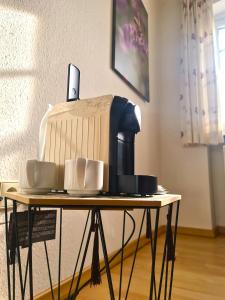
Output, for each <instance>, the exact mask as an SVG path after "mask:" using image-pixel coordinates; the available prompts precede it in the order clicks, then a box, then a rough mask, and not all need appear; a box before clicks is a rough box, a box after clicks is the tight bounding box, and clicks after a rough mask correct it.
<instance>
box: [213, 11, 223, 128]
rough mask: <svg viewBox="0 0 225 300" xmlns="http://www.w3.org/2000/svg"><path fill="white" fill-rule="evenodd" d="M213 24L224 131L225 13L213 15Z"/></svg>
mask: <svg viewBox="0 0 225 300" xmlns="http://www.w3.org/2000/svg"><path fill="white" fill-rule="evenodd" d="M215 25H216V41H215V42H216V47H215V48H216V61H217V73H218V87H219V97H220V103H221V111H222V120H223V131H224V132H225V13H223V14H219V15H218V16H215Z"/></svg>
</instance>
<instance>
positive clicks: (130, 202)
mask: <svg viewBox="0 0 225 300" xmlns="http://www.w3.org/2000/svg"><path fill="white" fill-rule="evenodd" d="M4 196H5V197H7V198H8V199H10V200H16V201H18V202H20V203H22V204H25V205H37V206H68V207H69V206H70V207H71V206H73V207H85V206H87V207H90V206H91V207H93V206H102V207H103V206H104V207H120V208H123V207H130V208H132V207H134V208H135V207H163V206H166V205H168V204H171V203H174V202H176V201H178V200H181V195H174V194H165V195H154V196H151V197H123V196H120V197H113V196H96V197H74V196H69V195H68V194H59V193H58V194H47V195H28V194H22V193H15V192H6V193H5V194H4Z"/></svg>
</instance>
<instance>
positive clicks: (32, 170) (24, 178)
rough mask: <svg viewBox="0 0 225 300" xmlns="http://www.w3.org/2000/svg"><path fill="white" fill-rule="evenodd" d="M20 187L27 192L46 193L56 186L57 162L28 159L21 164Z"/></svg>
mask: <svg viewBox="0 0 225 300" xmlns="http://www.w3.org/2000/svg"><path fill="white" fill-rule="evenodd" d="M19 184H20V188H21V190H22V192H24V193H27V194H45V193H48V192H50V191H51V190H52V189H54V188H55V187H56V164H55V163H52V162H46V161H38V160H35V159H34V160H26V161H24V162H22V163H21V166H20V180H19Z"/></svg>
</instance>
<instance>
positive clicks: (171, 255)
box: [167, 215, 175, 261]
mask: <svg viewBox="0 0 225 300" xmlns="http://www.w3.org/2000/svg"><path fill="white" fill-rule="evenodd" d="M167 219H168V222H167V226H168V228H167V260H168V261H175V249H174V244H173V231H172V226H171V215H168V216H167Z"/></svg>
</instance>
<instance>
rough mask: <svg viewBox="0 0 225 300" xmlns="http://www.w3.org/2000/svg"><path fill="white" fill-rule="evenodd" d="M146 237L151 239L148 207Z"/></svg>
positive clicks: (148, 210)
mask: <svg viewBox="0 0 225 300" xmlns="http://www.w3.org/2000/svg"><path fill="white" fill-rule="evenodd" d="M146 238H147V239H151V214H150V209H147V212H146Z"/></svg>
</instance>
